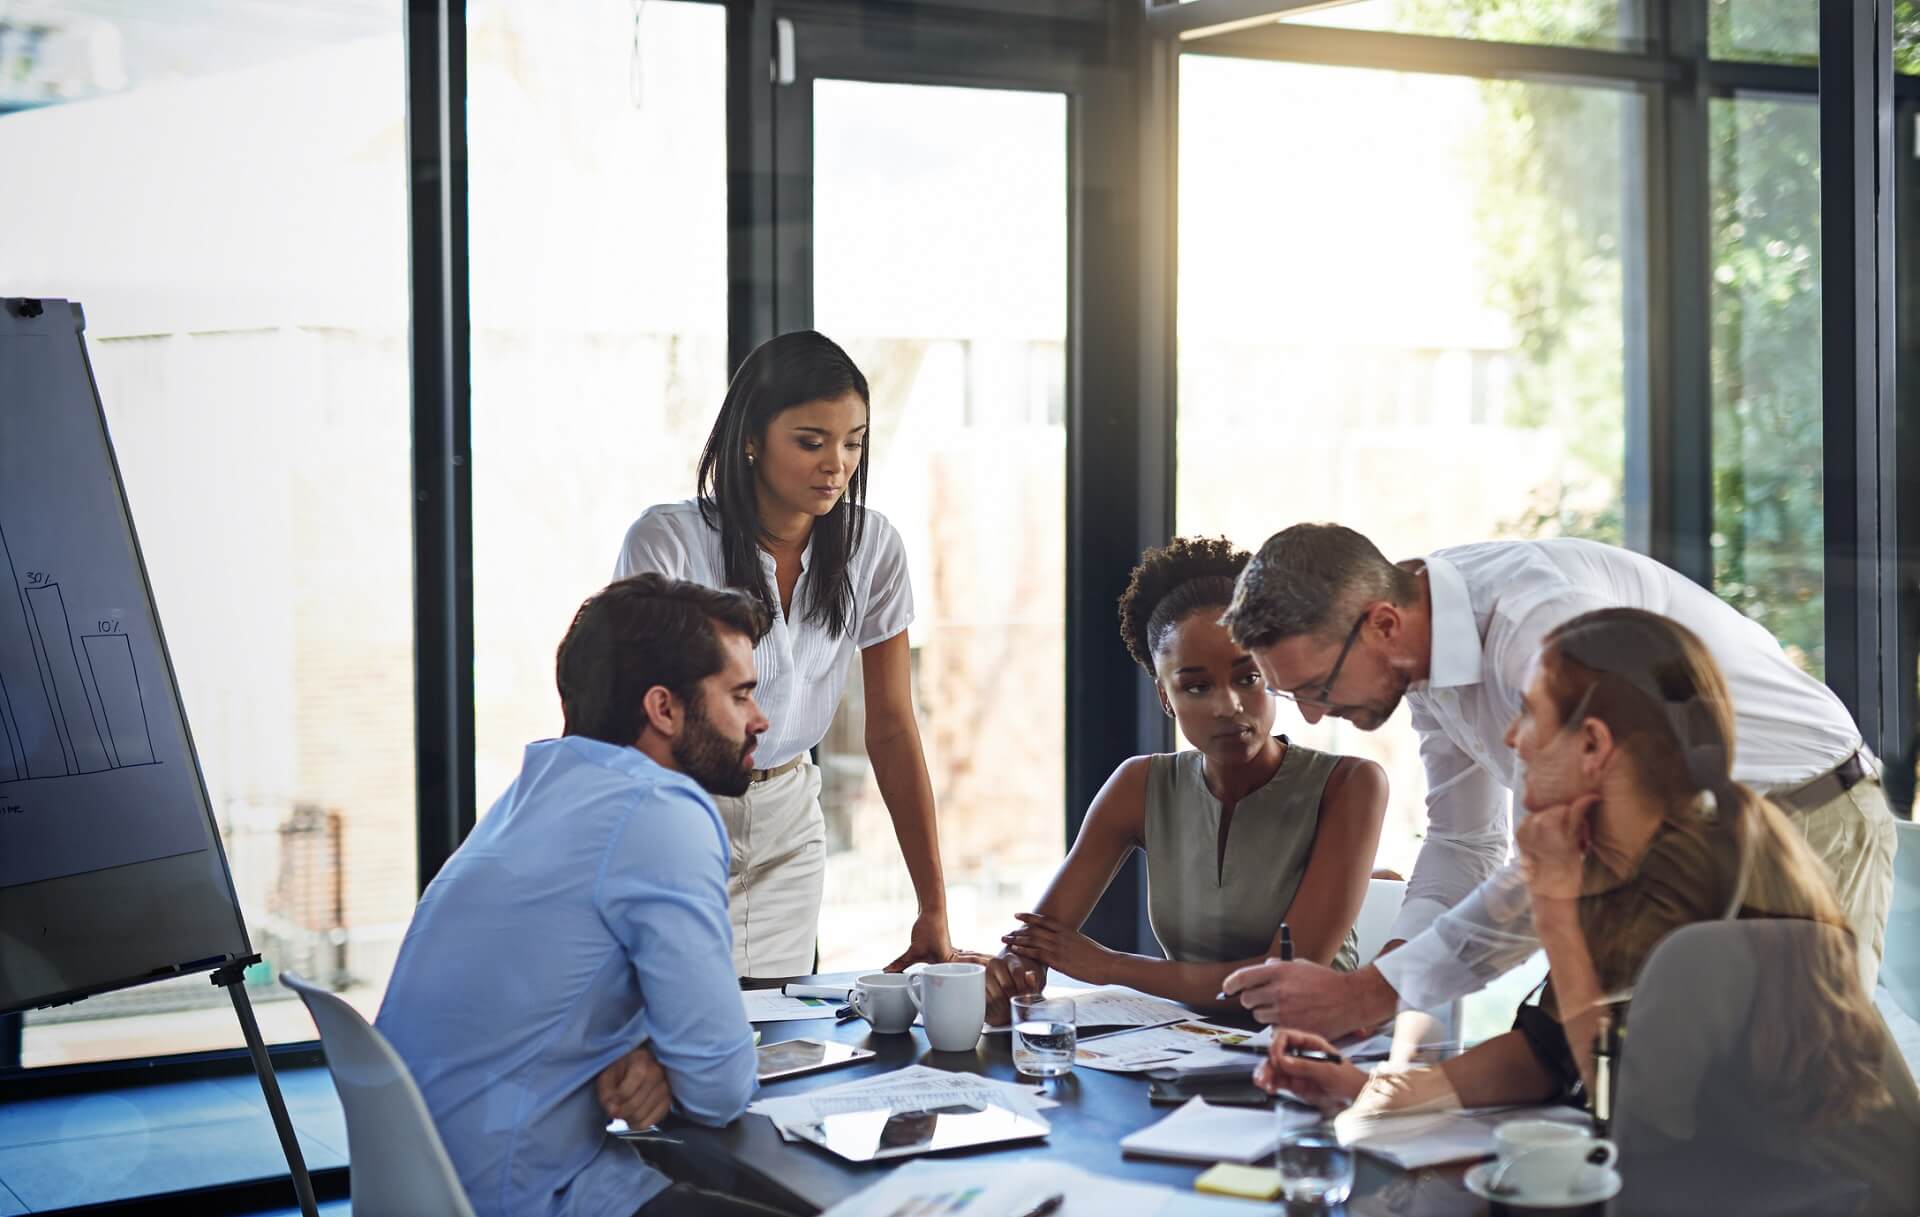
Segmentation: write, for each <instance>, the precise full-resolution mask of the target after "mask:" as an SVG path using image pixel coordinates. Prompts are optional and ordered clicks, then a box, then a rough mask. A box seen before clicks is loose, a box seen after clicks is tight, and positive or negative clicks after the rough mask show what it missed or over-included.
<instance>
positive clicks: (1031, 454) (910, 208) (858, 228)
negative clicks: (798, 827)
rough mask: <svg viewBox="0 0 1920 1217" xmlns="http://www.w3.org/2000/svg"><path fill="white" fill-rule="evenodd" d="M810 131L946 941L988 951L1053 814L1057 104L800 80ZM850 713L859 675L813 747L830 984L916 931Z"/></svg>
mask: <svg viewBox="0 0 1920 1217" xmlns="http://www.w3.org/2000/svg"><path fill="white" fill-rule="evenodd" d="M813 122H814V149H813V152H814V166H813V174H814V201H813V224H814V233H813V238H814V240H813V263H814V266H813V283H814V304H813V309H814V322H815V324H816V325H817V326H818V328H819V329H820V330H821V331H822V332H823V333H825V334H827V335H829V336H830V337H833V338H835V339H837V340H839V341H841V342H843V343H845V344H846V346H847V348H848V350H849V352H850V353H851V354H852V355H853V357H854V359H855V361H856V362H858V363H859V364H860V366H861V368H862V369H863V370H864V371H865V372H866V374H867V377H868V379H869V381H870V383H871V387H872V393H873V423H872V432H871V434H870V436H869V442H868V447H867V459H868V461H870V462H871V465H870V469H869V479H870V480H869V483H868V492H867V501H868V503H869V504H870V505H871V506H872V507H873V508H875V509H876V510H878V511H879V512H880V513H881V514H883V515H885V516H886V517H887V518H888V519H889V520H891V521H892V522H893V524H894V525H895V527H897V528H898V529H899V530H900V534H901V537H902V539H903V540H904V541H905V543H906V550H907V562H908V569H909V574H910V577H911V579H912V581H913V597H914V606H915V617H914V622H913V625H912V627H911V628H910V630H909V635H908V636H909V640H910V642H911V643H912V648H913V673H914V695H915V704H916V706H917V708H918V711H919V718H920V732H921V738H922V741H923V743H924V745H925V747H926V753H927V763H928V767H929V769H930V770H931V771H932V777H933V790H934V798H935V802H936V806H937V807H938V811H939V817H940V846H941V855H942V858H943V860H944V864H945V867H946V876H947V900H948V919H949V923H950V926H951V929H952V933H953V940H954V942H955V944H956V945H959V946H966V947H972V948H976V949H981V948H989V949H996V950H997V949H998V942H999V936H1000V935H1001V934H1003V933H1005V932H1006V931H1007V930H1008V929H1011V928H1013V926H1014V925H1015V924H1016V923H1015V922H1014V921H1013V913H1014V912H1016V911H1018V910H1022V909H1026V908H1029V907H1031V905H1032V902H1033V901H1034V900H1035V899H1036V898H1037V897H1038V896H1039V892H1040V889H1041V888H1042V887H1043V886H1044V885H1045V882H1046V879H1047V877H1048V876H1049V875H1050V874H1051V873H1052V870H1053V868H1054V866H1055V865H1056V864H1057V863H1058V862H1059V860H1060V855H1061V852H1062V851H1061V825H1062V824H1063V823H1064V821H1065V809H1064V807H1063V805H1062V794H1063V791H1064V788H1065V780H1066V779H1065V772H1064V769H1063V764H1062V754H1063V749H1064V747H1065V743H1066V718H1065V706H1066V687H1065V680H1066V654H1065V629H1064V622H1063V614H1064V612H1065V588H1066V549H1065V537H1066V517H1065V512H1066V332H1067V304H1066V288H1067V101H1066V98H1065V97H1064V96H1062V95H1060V94H1054V93H1028V92H1014V91H1006V90H991V89H961V88H931V87H925V86H918V85H898V84H872V83H865V82H859V81H846V80H821V81H819V82H817V83H816V84H815V86H814V93H813ZM862 703H863V698H862V691H861V686H860V681H859V669H858V666H857V665H856V667H855V670H854V678H853V679H852V680H851V681H850V682H849V684H848V691H847V696H846V700H845V701H844V702H843V703H842V705H841V708H840V713H839V716H838V717H837V718H836V719H835V721H834V725H833V728H832V730H831V731H830V732H829V734H828V736H827V739H826V741H825V742H824V743H823V744H822V746H821V748H820V763H821V766H822V768H823V769H824V770H825V783H824V788H823V791H822V794H821V803H822V806H823V808H824V810H825V812H826V816H827V841H828V860H827V880H826V908H825V910H824V911H823V912H822V914H821V922H820V952H821V957H820V966H821V968H822V969H824V970H828V971H831V970H833V969H835V968H860V967H878V966H880V965H881V964H884V963H886V962H887V961H888V960H890V959H892V958H893V957H894V956H896V955H898V954H899V953H900V952H901V951H902V950H904V949H905V947H906V944H907V933H908V930H909V929H910V927H911V926H912V924H913V918H914V899H913V889H912V886H911V885H910V883H909V882H908V879H907V873H906V868H905V866H904V864H903V863H902V862H901V860H900V851H899V848H898V847H897V845H896V844H895V842H894V838H893V829H892V825H891V822H890V821H889V819H888V817H887V813H886V809H885V806H884V805H883V804H882V803H881V801H880V795H879V790H878V788H877V787H876V786H875V784H874V781H873V773H872V769H871V767H870V765H869V763H868V760H867V756H866V750H865V747H864V744H863V742H862V731H863V724H864V716H863V713H862Z"/></svg>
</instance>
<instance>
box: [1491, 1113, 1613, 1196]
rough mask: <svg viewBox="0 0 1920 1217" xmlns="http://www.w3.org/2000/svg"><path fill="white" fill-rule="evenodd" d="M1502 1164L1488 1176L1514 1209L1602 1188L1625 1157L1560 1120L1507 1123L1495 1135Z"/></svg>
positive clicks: (1611, 1146) (1573, 1125) (1598, 1138)
mask: <svg viewBox="0 0 1920 1217" xmlns="http://www.w3.org/2000/svg"><path fill="white" fill-rule="evenodd" d="M1493 1149H1494V1154H1495V1155H1496V1158H1497V1162H1496V1163H1495V1165H1494V1167H1493V1169H1492V1171H1491V1173H1490V1174H1489V1175H1488V1176H1487V1180H1488V1184H1489V1187H1490V1188H1491V1190H1492V1191H1493V1193H1494V1194H1496V1195H1498V1196H1500V1197H1501V1198H1502V1199H1504V1200H1506V1201H1507V1202H1508V1203H1511V1204H1520V1205H1525V1204H1528V1203H1529V1202H1533V1203H1555V1202H1564V1201H1567V1200H1571V1199H1573V1198H1575V1197H1579V1196H1584V1195H1587V1194H1589V1193H1592V1192H1594V1191H1596V1190H1599V1189H1600V1188H1602V1187H1603V1186H1604V1185H1605V1183H1606V1182H1607V1176H1608V1175H1609V1174H1610V1173H1611V1168H1612V1166H1613V1164H1614V1162H1615V1160H1617V1159H1618V1158H1619V1156H1620V1151H1619V1149H1618V1148H1617V1147H1616V1146H1615V1145H1614V1143H1613V1142H1611V1141H1609V1140H1607V1139H1605V1138H1604V1137H1596V1136H1594V1135H1593V1133H1592V1132H1590V1131H1589V1130H1587V1129H1585V1128H1582V1127H1580V1126H1579V1125H1577V1124H1567V1123H1563V1122H1561V1121H1559V1120H1508V1121H1507V1122H1506V1123H1505V1124H1502V1125H1500V1127H1498V1128H1496V1129H1494V1130H1493Z"/></svg>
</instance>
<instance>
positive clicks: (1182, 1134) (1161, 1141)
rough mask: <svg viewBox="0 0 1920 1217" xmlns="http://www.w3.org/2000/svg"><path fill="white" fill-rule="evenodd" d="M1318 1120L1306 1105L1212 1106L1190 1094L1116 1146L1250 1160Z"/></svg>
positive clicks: (1158, 1154)
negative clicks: (1169, 1112) (1277, 1107)
mask: <svg viewBox="0 0 1920 1217" xmlns="http://www.w3.org/2000/svg"><path fill="white" fill-rule="evenodd" d="M1319 1120H1320V1113H1319V1112H1317V1111H1314V1110H1312V1109H1311V1108H1305V1107H1301V1108H1294V1107H1283V1108H1281V1109H1280V1110H1279V1111H1263V1110H1261V1109H1260V1108H1257V1107H1215V1106H1213V1105H1212V1104H1211V1103H1209V1102H1207V1101H1206V1100H1205V1099H1200V1098H1194V1099H1188V1100H1187V1101H1186V1102H1185V1103H1184V1104H1182V1105H1181V1106H1179V1107H1177V1108H1175V1109H1174V1112H1173V1114H1172V1115H1170V1116H1168V1117H1167V1118H1166V1119H1164V1120H1161V1121H1160V1122H1159V1123H1157V1124H1149V1125H1148V1126H1147V1127H1145V1128H1143V1129H1141V1130H1140V1131H1138V1132H1135V1133H1129V1134H1128V1135H1127V1136H1125V1137H1122V1138H1121V1139H1120V1148H1121V1150H1122V1151H1123V1152H1125V1153H1129V1154H1140V1155H1143V1156H1145V1157H1149V1158H1171V1159H1173V1160H1174V1161H1176V1162H1252V1161H1254V1160H1255V1159H1257V1158H1264V1157H1266V1156H1267V1155H1268V1154H1270V1153H1272V1152H1273V1151H1274V1149H1275V1148H1276V1147H1278V1146H1279V1144H1280V1137H1281V1134H1283V1133H1285V1132H1287V1131H1289V1130H1290V1129H1292V1128H1296V1127H1300V1128H1304V1127H1306V1126H1308V1125H1311V1124H1316V1123H1318V1122H1319Z"/></svg>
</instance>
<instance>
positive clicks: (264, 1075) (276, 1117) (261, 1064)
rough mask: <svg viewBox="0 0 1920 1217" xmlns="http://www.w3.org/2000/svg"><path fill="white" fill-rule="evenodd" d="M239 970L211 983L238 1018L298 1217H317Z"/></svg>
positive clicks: (223, 972)
mask: <svg viewBox="0 0 1920 1217" xmlns="http://www.w3.org/2000/svg"><path fill="white" fill-rule="evenodd" d="M243 971H244V969H243V968H241V967H238V966H234V967H229V968H222V969H221V970H220V971H219V972H216V973H214V983H215V984H223V985H225V986H226V989H227V995H228V996H229V997H231V998H233V1012H234V1013H235V1014H236V1015H238V1016H239V1018H240V1031H241V1033H242V1034H244V1035H245V1036H246V1037H247V1052H248V1053H249V1054H251V1055H252V1057H253V1071H254V1073H256V1074H257V1075H259V1078H260V1090H261V1092H262V1093H264V1094H265V1095H266V1096H267V1111H268V1112H269V1113H270V1114H271V1115H272V1116H273V1128H274V1131H275V1132H277V1133H279V1134H280V1148H281V1150H282V1151H284V1152H285V1153H286V1155H287V1170H288V1172H289V1173H291V1174H292V1176H293V1190H294V1193H295V1194H296V1195H297V1196H299V1198H300V1212H301V1214H302V1217H320V1208H319V1205H318V1204H316V1203H315V1201H314V1198H313V1180H312V1179H311V1178H309V1177H308V1175H307V1161H306V1158H305V1156H304V1155H302V1154H301V1152H300V1140H299V1138H298V1137H296V1136H295V1135H294V1132H293V1120H292V1119H291V1118H289V1117H288V1115H287V1102H286V1100H285V1099H284V1098H282V1097H281V1094H280V1081H279V1079H278V1078H276V1077H274V1075H273V1061H272V1060H271V1059H270V1058H269V1057H268V1056H267V1045H266V1042H265V1041H264V1040H262V1039H261V1038H260V1024H259V1023H257V1022H255V1021H254V1018H253V1003H252V1002H250V1001H248V1000H247V986H246V985H245V984H243V983H242V982H241V979H240V976H241V973H242V972H243Z"/></svg>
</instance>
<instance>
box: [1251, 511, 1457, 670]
mask: <svg viewBox="0 0 1920 1217" xmlns="http://www.w3.org/2000/svg"><path fill="white" fill-rule="evenodd" d="M1419 590H1420V589H1419V582H1418V581H1417V580H1416V579H1415V578H1414V576H1413V575H1412V574H1410V573H1409V572H1407V571H1405V570H1403V569H1401V568H1400V567H1398V566H1395V565H1394V564H1393V563H1391V562H1389V561H1387V558H1386V555H1385V554H1382V553H1381V552H1380V550H1379V548H1378V547H1377V546H1375V545H1374V543H1373V542H1372V541H1369V540H1367V539H1366V538H1365V537H1364V536H1361V535H1360V534H1359V533H1357V532H1355V531H1354V530H1353V529H1351V528H1346V527H1343V526H1342V525H1339V524H1295V525H1294V526H1293V527H1292V528H1288V529H1284V530H1282V531H1280V532H1277V533H1274V534H1273V535H1272V536H1271V537H1268V538H1267V542H1266V544H1264V545H1262V546H1261V547H1260V552H1259V553H1257V554H1255V555H1254V557H1253V560H1252V561H1251V562H1248V563H1247V568H1246V569H1245V570H1243V571H1241V572H1240V578H1239V580H1238V582H1237V583H1235V585H1234V589H1233V603H1232V604H1230V605H1228V606H1227V612H1226V615H1225V616H1223V617H1222V618H1221V619H1220V624H1221V625H1224V626H1226V627H1227V633H1228V634H1229V635H1230V636H1231V637H1232V638H1233V641H1234V645H1236V646H1241V647H1245V648H1247V649H1248V650H1253V649H1255V648H1257V647H1270V646H1272V645H1273V644H1275V643H1277V642H1280V641H1282V640H1284V639H1287V638H1294V637H1298V636H1299V635H1302V634H1323V635H1333V634H1339V633H1342V632H1344V631H1345V630H1347V629H1350V628H1351V627H1352V622H1351V621H1349V620H1347V618H1348V617H1350V616H1352V615H1353V614H1356V613H1358V612H1359V611H1360V609H1361V607H1362V606H1364V605H1367V604H1372V603H1373V602H1375V601H1378V600H1386V601H1389V602H1391V603H1393V604H1411V603H1412V602H1413V600H1414V598H1415V597H1417V596H1418V595H1419Z"/></svg>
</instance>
